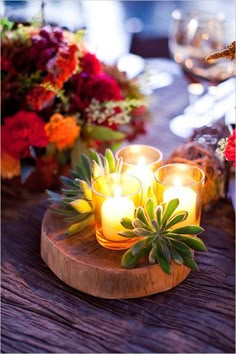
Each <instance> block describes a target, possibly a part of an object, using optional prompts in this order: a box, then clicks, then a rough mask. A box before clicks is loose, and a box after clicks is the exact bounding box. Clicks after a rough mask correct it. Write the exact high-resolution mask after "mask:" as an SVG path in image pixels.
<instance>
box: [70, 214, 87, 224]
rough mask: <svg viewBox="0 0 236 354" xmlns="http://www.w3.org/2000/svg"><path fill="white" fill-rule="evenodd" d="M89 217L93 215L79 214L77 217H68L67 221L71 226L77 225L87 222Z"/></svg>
mask: <svg viewBox="0 0 236 354" xmlns="http://www.w3.org/2000/svg"><path fill="white" fill-rule="evenodd" d="M89 215H91V213H85V214H77V215H75V216H69V217H66V218H65V221H66V222H69V223H70V224H71V223H77V222H80V221H83V220H85V219H86V218H87V217H88V216H89Z"/></svg>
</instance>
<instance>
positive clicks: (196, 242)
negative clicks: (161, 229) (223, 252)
mask: <svg viewBox="0 0 236 354" xmlns="http://www.w3.org/2000/svg"><path fill="white" fill-rule="evenodd" d="M166 236H167V237H171V238H174V239H176V240H178V241H182V242H184V243H185V244H186V245H188V246H189V247H191V248H192V249H194V250H196V251H207V248H206V246H205V244H204V242H203V241H202V240H201V239H200V238H199V237H197V236H194V237H192V236H183V235H179V234H174V233H168V234H167V235H166Z"/></svg>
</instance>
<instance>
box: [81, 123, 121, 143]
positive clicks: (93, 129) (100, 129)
mask: <svg viewBox="0 0 236 354" xmlns="http://www.w3.org/2000/svg"><path fill="white" fill-rule="evenodd" d="M83 133H84V135H86V136H87V137H88V138H90V139H94V140H102V141H110V140H122V139H124V137H125V134H124V133H122V132H120V131H117V130H112V129H110V128H107V127H104V126H98V125H92V124H86V126H85V127H84V129H83Z"/></svg>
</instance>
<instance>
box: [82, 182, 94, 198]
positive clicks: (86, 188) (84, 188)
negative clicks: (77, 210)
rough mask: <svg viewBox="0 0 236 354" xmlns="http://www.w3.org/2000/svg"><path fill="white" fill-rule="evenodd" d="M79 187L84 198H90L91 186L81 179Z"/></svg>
mask: <svg viewBox="0 0 236 354" xmlns="http://www.w3.org/2000/svg"><path fill="white" fill-rule="evenodd" d="M80 188H81V189H82V191H83V192H84V195H85V198H86V199H87V200H92V199H93V198H92V191H91V188H90V186H89V185H88V183H87V182H85V181H81V180H80Z"/></svg>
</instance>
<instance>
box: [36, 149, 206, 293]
mask: <svg viewBox="0 0 236 354" xmlns="http://www.w3.org/2000/svg"><path fill="white" fill-rule="evenodd" d="M137 146H138V145H133V146H132V145H131V146H130V149H131V150H132V148H133V149H135V150H136V151H137ZM150 151H152V147H148V146H142V145H140V146H139V152H140V158H143V159H146V161H148V159H149V161H148V163H146V164H144V165H143V171H142V172H144V173H145V171H146V172H147V173H148V172H149V173H151V171H152V170H151V168H152V166H153V162H154V161H152V160H151V159H150V156H151V155H150ZM123 156H124V159H125V154H124V155H123ZM153 159H156V156H155V157H154V158H153ZM125 163H127V161H125V160H123V157H119V158H115V156H114V155H113V153H112V152H111V150H109V149H106V152H105V154H104V155H102V154H100V153H98V152H95V151H94V150H89V153H88V155H86V154H82V156H81V160H80V161H79V162H78V163H77V165H76V168H75V169H74V170H72V171H71V177H64V176H62V177H61V181H62V183H63V184H64V187H63V188H62V191H61V193H55V192H52V191H48V194H49V199H50V200H51V201H52V202H53V204H52V205H51V206H50V207H49V209H48V211H47V213H46V214H45V217H44V220H43V224H42V241H41V255H42V257H43V259H44V261H45V262H46V263H47V264H48V265H49V267H50V268H51V269H52V270H53V272H54V273H55V274H56V275H57V276H59V278H61V279H62V280H63V281H65V282H66V283H68V284H69V285H71V286H73V287H75V288H77V289H79V290H82V291H85V292H88V293H89V294H92V295H96V296H100V297H108V298H119V297H139V296H144V295H149V294H151V293H156V292H160V291H165V290H167V289H169V288H172V287H173V286H176V285H177V284H179V283H180V282H181V281H183V280H184V279H185V278H186V276H187V275H188V273H189V272H190V270H191V269H192V270H196V269H198V266H197V264H196V262H195V260H194V252H193V251H194V250H198V251H206V247H205V245H204V243H203V241H202V240H201V239H200V238H199V237H197V234H199V233H201V232H202V231H204V230H203V229H202V228H201V227H200V226H199V222H200V214H201V204H202V195H203V185H204V173H203V171H202V170H201V169H199V168H197V167H195V166H191V165H188V164H172V165H163V166H160V167H159V168H157V170H156V171H155V172H153V173H152V181H149V183H150V185H149V186H147V184H146V183H147V181H146V180H144V179H143V178H141V179H139V178H138V177H136V176H134V174H133V173H129V172H127V171H126V167H125ZM133 167H135V165H134V166H133ZM137 171H138V170H137ZM101 246H102V247H101ZM123 250H126V251H125V252H124V251H123ZM125 269H126V271H125ZM124 271H125V272H124ZM139 276H140V277H141V278H142V277H143V279H144V280H143V281H144V283H143V287H140V284H138V283H137V277H139ZM150 277H151V278H152V280H151V279H150ZM91 284H93V285H91ZM109 284H110V285H109ZM150 284H151V285H150ZM130 286H131V288H132V287H133V288H132V289H130Z"/></svg>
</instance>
